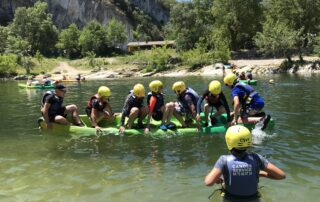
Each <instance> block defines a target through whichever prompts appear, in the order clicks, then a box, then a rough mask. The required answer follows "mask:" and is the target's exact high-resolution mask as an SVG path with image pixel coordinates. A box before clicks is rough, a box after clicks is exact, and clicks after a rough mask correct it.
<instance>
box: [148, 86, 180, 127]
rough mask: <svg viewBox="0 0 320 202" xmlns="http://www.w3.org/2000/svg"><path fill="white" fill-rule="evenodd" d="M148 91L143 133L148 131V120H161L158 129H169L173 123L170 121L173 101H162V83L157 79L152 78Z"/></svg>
mask: <svg viewBox="0 0 320 202" xmlns="http://www.w3.org/2000/svg"><path fill="white" fill-rule="evenodd" d="M149 89H150V92H149V93H148V95H147V103H148V107H149V113H148V118H147V127H146V128H145V133H147V132H149V131H150V120H151V117H152V119H154V120H156V121H161V125H160V129H162V130H167V129H168V128H169V129H171V128H172V127H174V126H175V125H174V124H173V123H171V117H172V115H173V110H174V103H173V102H170V103H167V104H165V103H164V96H163V83H162V82H161V81H159V80H154V81H152V82H151V83H150V84H149Z"/></svg>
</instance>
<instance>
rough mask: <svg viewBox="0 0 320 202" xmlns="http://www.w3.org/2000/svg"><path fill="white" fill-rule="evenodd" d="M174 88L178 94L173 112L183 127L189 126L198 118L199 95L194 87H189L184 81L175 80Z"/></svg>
mask: <svg viewBox="0 0 320 202" xmlns="http://www.w3.org/2000/svg"><path fill="white" fill-rule="evenodd" d="M172 90H173V91H174V92H175V94H176V95H177V102H175V110H174V113H173V114H174V116H175V117H176V118H177V120H178V121H179V122H180V123H181V126H182V127H183V128H186V127H189V126H190V125H191V124H192V123H193V120H196V115H197V109H196V107H197V103H198V100H199V95H198V93H197V92H196V91H194V90H193V89H192V88H190V87H187V86H186V84H185V83H184V82H183V81H178V82H175V83H174V84H173V85H172ZM183 116H184V117H185V118H184V119H183Z"/></svg>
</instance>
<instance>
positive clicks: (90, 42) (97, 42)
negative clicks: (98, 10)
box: [79, 21, 108, 56]
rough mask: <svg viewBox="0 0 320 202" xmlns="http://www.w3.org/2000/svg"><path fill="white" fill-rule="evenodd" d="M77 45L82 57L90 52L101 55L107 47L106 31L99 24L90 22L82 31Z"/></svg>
mask: <svg viewBox="0 0 320 202" xmlns="http://www.w3.org/2000/svg"><path fill="white" fill-rule="evenodd" d="M79 43H80V46H81V53H82V55H83V56H85V55H86V53H87V52H90V51H92V52H94V53H95V54H103V52H104V50H105V48H106V47H107V45H108V41H107V31H106V29H105V28H104V27H103V26H102V25H101V24H100V23H99V22H97V21H91V22H90V23H88V24H87V25H86V26H85V27H84V28H83V29H82V31H81V34H80V37H79Z"/></svg>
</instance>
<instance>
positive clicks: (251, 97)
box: [223, 73, 271, 130]
mask: <svg viewBox="0 0 320 202" xmlns="http://www.w3.org/2000/svg"><path fill="white" fill-rule="evenodd" d="M223 81H224V83H225V85H226V86H228V87H229V88H230V89H231V97H232V101H233V110H234V111H233V117H234V118H233V121H232V124H238V122H240V123H241V122H242V123H253V124H255V123H257V122H260V121H261V122H262V123H263V127H262V130H264V129H265V128H266V127H267V124H268V123H269V121H270V118H271V117H270V115H266V114H265V113H264V112H262V109H263V107H264V100H263V99H262V98H261V97H260V96H259V94H258V93H257V92H256V91H255V90H254V89H253V88H252V87H251V86H250V85H248V84H244V83H241V82H239V81H238V79H237V76H236V75H235V74H233V73H230V74H228V75H227V76H225V77H224V80H223ZM260 114H263V115H264V116H263V117H261V116H260V117H259V115H260Z"/></svg>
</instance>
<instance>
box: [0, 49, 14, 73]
mask: <svg viewBox="0 0 320 202" xmlns="http://www.w3.org/2000/svg"><path fill="white" fill-rule="evenodd" d="M17 66H18V64H17V56H16V55H13V54H7V55H0V77H7V76H12V75H16V74H17Z"/></svg>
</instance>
